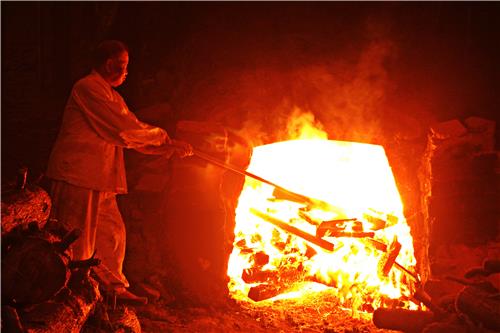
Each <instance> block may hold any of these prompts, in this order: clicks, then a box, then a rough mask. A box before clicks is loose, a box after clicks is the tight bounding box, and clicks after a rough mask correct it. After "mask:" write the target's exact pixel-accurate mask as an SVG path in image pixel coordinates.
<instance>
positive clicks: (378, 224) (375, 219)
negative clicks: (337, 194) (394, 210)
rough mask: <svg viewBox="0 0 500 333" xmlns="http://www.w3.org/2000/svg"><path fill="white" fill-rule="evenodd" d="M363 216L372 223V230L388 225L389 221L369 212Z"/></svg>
mask: <svg viewBox="0 0 500 333" xmlns="http://www.w3.org/2000/svg"><path fill="white" fill-rule="evenodd" d="M363 217H364V218H365V219H366V220H367V221H368V222H370V223H371V224H372V227H371V230H374V231H377V230H381V229H384V228H385V227H386V226H387V221H385V220H382V219H381V218H378V217H375V216H372V215H369V214H363ZM396 222H397V221H396Z"/></svg>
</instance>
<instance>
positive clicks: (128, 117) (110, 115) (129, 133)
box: [72, 82, 169, 148]
mask: <svg viewBox="0 0 500 333" xmlns="http://www.w3.org/2000/svg"><path fill="white" fill-rule="evenodd" d="M72 96H73V99H74V101H75V103H76V104H77V105H78V106H79V109H80V110H82V112H83V115H84V117H85V119H86V120H87V121H88V122H89V124H90V126H91V127H92V128H93V129H94V130H95V131H96V133H97V134H98V135H99V136H100V137H102V138H103V139H104V140H106V141H107V142H109V143H111V144H114V145H116V146H120V147H125V148H137V147H144V146H148V145H152V146H160V145H162V144H164V143H165V142H168V141H169V137H168V135H167V132H166V131H165V130H163V129H161V128H159V127H154V126H151V125H148V124H145V123H143V122H141V121H139V120H138V119H137V117H136V116H135V115H134V114H133V113H132V112H130V110H129V109H128V107H127V105H126V104H125V102H124V101H123V98H121V96H120V95H119V94H118V93H117V92H115V91H113V90H112V89H111V88H109V89H106V87H103V86H101V85H100V84H89V82H79V83H77V84H76V85H75V86H74V87H73V91H72Z"/></svg>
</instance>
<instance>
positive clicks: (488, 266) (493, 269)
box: [483, 259, 500, 274]
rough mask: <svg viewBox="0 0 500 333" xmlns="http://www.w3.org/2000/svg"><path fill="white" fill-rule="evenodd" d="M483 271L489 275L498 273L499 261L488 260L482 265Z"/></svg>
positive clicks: (499, 271)
mask: <svg viewBox="0 0 500 333" xmlns="http://www.w3.org/2000/svg"><path fill="white" fill-rule="evenodd" d="M483 267H484V270H485V271H486V272H488V273H490V274H494V273H500V260H499V259H488V260H485V261H484V263H483Z"/></svg>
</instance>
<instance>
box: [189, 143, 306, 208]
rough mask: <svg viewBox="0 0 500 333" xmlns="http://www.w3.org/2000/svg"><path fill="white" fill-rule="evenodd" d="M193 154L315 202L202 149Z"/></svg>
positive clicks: (294, 195)
mask: <svg viewBox="0 0 500 333" xmlns="http://www.w3.org/2000/svg"><path fill="white" fill-rule="evenodd" d="M193 154H194V156H197V157H199V158H201V159H203V160H205V161H207V162H210V163H212V164H215V165H217V166H219V167H221V168H224V169H226V170H230V171H232V172H235V173H237V174H240V175H243V176H248V177H250V178H253V179H256V180H258V181H260V182H262V183H265V184H268V185H271V186H274V187H275V188H277V189H279V190H281V191H283V192H286V193H288V194H289V195H291V196H293V197H295V198H296V199H299V200H300V201H304V202H307V203H313V199H311V198H309V197H306V196H304V195H302V194H298V193H295V192H293V191H290V190H288V189H286V188H284V187H282V186H279V185H278V184H276V183H273V182H271V181H269V180H267V179H264V178H262V177H259V176H257V175H255V174H253V173H251V172H248V171H246V170H243V169H240V168H238V167H235V166H234V165H231V164H228V163H226V162H224V161H221V160H219V159H217V158H215V157H212V156H210V155H208V154H206V153H204V152H201V151H199V150H196V149H195V150H194V151H193Z"/></svg>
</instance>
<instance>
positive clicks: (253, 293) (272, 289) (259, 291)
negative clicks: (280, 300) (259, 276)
mask: <svg viewBox="0 0 500 333" xmlns="http://www.w3.org/2000/svg"><path fill="white" fill-rule="evenodd" d="M281 291H282V287H280V286H277V285H274V284H266V283H263V284H260V285H258V286H254V287H252V288H250V290H249V291H248V298H250V299H251V300H253V301H255V302H260V301H263V300H265V299H269V298H272V297H274V296H277V295H279V294H280V293H281Z"/></svg>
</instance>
